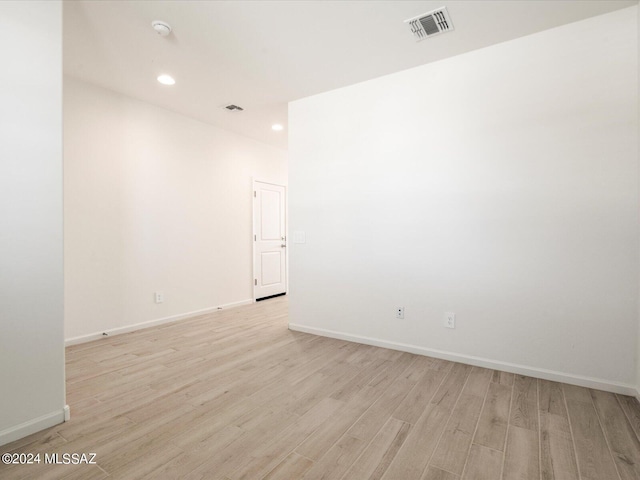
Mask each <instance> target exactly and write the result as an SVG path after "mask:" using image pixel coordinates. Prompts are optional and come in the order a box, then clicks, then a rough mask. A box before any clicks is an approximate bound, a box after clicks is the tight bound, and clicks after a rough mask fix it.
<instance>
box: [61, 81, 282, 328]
mask: <svg viewBox="0 0 640 480" xmlns="http://www.w3.org/2000/svg"><path fill="white" fill-rule="evenodd" d="M64 81H65V87H64V108H65V113H64V127H65V132H64V146H65V156H64V167H65V177H64V180H65V287H66V291H65V302H66V303H65V305H66V311H65V334H66V338H67V339H68V340H69V339H76V340H78V338H79V339H80V340H82V339H85V338H86V339H88V338H93V337H91V335H93V334H95V333H96V332H98V333H99V332H103V331H114V330H116V331H118V330H119V331H126V329H127V328H128V327H131V326H132V325H137V324H140V323H143V322H152V321H157V320H159V319H166V318H175V317H177V316H180V315H184V314H188V313H189V312H196V311H200V310H206V309H209V308H214V307H216V306H219V305H228V304H234V303H238V302H243V301H249V300H251V298H252V291H253V290H252V288H253V287H252V283H253V282H252V276H251V275H252V258H251V256H252V236H251V234H252V233H251V232H252V220H251V219H252V176H255V177H257V178H262V179H265V180H270V181H273V182H279V183H286V181H287V163H286V161H287V160H286V152H285V151H283V150H280V149H277V148H275V147H271V146H268V145H265V144H262V143H259V142H256V141H254V140H251V139H248V138H245V137H242V136H239V135H236V134H233V133H230V132H226V131H224V130H220V129H218V128H215V127H212V126H210V125H207V124H205V123H201V122H198V121H196V120H193V119H190V118H187V117H184V116H182V115H178V114H176V113H173V112H170V111H168V110H164V109H162V108H158V107H155V106H152V105H150V104H147V103H144V102H140V101H137V100H134V99H131V98H129V97H125V96H123V95H119V94H117V93H114V92H111V91H108V90H104V89H102V88H98V87H95V86H92V85H90V84H87V83H84V82H81V81H78V80H76V79H74V78H70V77H65V79H64ZM154 81H155V80H154ZM167 94H170V90H169V91H168V92H167ZM231 114H232V113H230V115H231ZM265 128H270V126H269V125H265ZM274 134H275V132H274ZM155 292H161V293H163V294H164V303H161V304H156V303H155V298H154V293H155ZM87 336H88V337H87Z"/></svg>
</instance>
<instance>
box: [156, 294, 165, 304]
mask: <svg viewBox="0 0 640 480" xmlns="http://www.w3.org/2000/svg"><path fill="white" fill-rule="evenodd" d="M155 295H156V296H155V298H156V303H162V302H164V293H162V292H156V294H155Z"/></svg>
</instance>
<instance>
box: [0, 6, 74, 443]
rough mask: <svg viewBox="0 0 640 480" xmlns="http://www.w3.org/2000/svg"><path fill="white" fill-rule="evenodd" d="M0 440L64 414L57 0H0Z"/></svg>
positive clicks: (33, 429) (43, 425) (59, 419)
mask: <svg viewBox="0 0 640 480" xmlns="http://www.w3.org/2000/svg"><path fill="white" fill-rule="evenodd" d="M0 41H2V44H3V45H4V46H5V47H4V48H3V51H2V72H3V73H2V76H1V77H0V105H2V107H1V108H0V219H2V221H0V365H1V366H2V368H1V369H0V370H1V371H0V390H1V393H0V444H4V443H8V442H10V441H13V440H16V439H18V438H20V437H23V436H25V435H28V434H30V433H34V432H36V431H38V430H41V429H43V428H46V427H49V426H52V425H55V424H57V423H60V422H62V421H63V419H64V414H63V408H64V337H63V291H62V290H63V278H62V251H63V248H62V4H61V2H59V1H43V2H17V1H16V2H13V1H8V2H0Z"/></svg>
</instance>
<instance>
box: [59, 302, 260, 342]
mask: <svg viewBox="0 0 640 480" xmlns="http://www.w3.org/2000/svg"><path fill="white" fill-rule="evenodd" d="M250 303H253V300H252V299H248V300H241V301H239V302H232V303H225V304H223V305H218V306H217V307H209V308H204V309H202V310H195V311H193V312H187V313H181V314H179V315H171V316H170V317H164V318H157V319H155V320H148V321H146V322H140V323H134V324H131V325H126V326H124V327H118V328H111V329H108V330H103V331H101V332H96V333H90V334H88V335H81V336H79V337H72V338H67V339H66V340H65V341H64V344H65V346H66V347H68V346H69V345H77V344H79V343H86V342H92V341H94V340H99V339H101V338H105V337H111V336H113V335H121V334H123V333H129V332H134V331H136V330H141V329H143V328H149V327H155V326H157V325H162V324H163V323H170V322H176V321H178V320H183V319H185V318H189V317H194V316H196V315H204V314H207V313H212V312H216V311H218V310H220V309H224V308H232V307H239V306H241V305H248V304H250ZM105 333H106V335H105Z"/></svg>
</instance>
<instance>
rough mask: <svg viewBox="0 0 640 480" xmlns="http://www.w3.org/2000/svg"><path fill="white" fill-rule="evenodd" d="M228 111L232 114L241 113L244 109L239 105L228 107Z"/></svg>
mask: <svg viewBox="0 0 640 480" xmlns="http://www.w3.org/2000/svg"><path fill="white" fill-rule="evenodd" d="M224 108H226V109H227V110H229V111H231V112H236V111H237V112H241V111H243V110H244V108H242V107H239V106H238V105H227V106H226V107H224Z"/></svg>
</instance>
